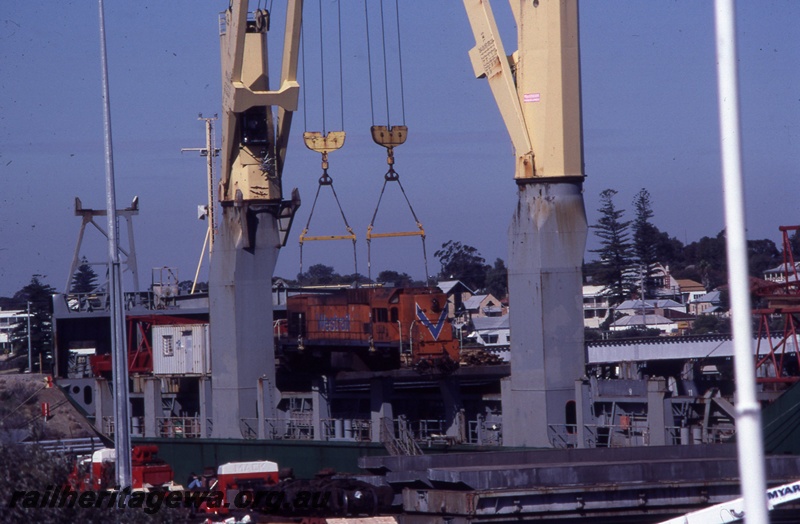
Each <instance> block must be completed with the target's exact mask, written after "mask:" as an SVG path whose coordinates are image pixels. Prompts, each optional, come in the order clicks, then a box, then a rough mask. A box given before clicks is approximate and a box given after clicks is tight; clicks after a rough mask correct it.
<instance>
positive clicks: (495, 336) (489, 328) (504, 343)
mask: <svg viewBox="0 0 800 524" xmlns="http://www.w3.org/2000/svg"><path fill="white" fill-rule="evenodd" d="M472 327H473V330H472V332H470V334H469V335H468V336H467V339H469V340H471V341H474V342H475V343H477V344H480V345H482V346H484V347H485V348H486V349H494V350H504V349H506V350H507V349H508V347H509V345H510V344H511V330H510V329H509V323H508V315H502V316H497V317H473V318H472ZM504 360H506V358H505V357H504Z"/></svg>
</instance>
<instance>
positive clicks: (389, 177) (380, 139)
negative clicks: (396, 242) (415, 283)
mask: <svg viewBox="0 0 800 524" xmlns="http://www.w3.org/2000/svg"><path fill="white" fill-rule="evenodd" d="M370 131H371V133H372V140H373V141H374V142H375V143H376V144H378V145H380V146H383V147H385V148H386V152H387V156H386V163H387V164H388V165H389V171H387V172H386V174H385V175H384V176H383V187H382V188H381V194H380V196H379V197H378V204H377V205H376V206H375V212H374V213H373V214H372V220H371V221H370V223H369V226H367V267H368V269H369V273H370V274H369V275H368V276H369V278H370V279H372V275H371V270H372V253H371V249H370V248H371V241H372V239H373V238H397V237H410V236H419V237H420V238H421V239H422V256H423V260H424V263H425V280H426V281H427V280H428V278H429V275H428V255H427V253H426V250H425V228H424V227H422V223H421V222H420V221H419V219H418V218H417V214H416V213H415V212H414V208H413V207H412V206H411V202H410V201H409V200H408V195H406V191H405V189H403V184H401V183H400V175H398V174H397V172H396V171H395V170H394V148H395V147H396V146H399V145H402V144H403V143H405V141H406V137H407V136H408V127H407V126H372V127H371V128H370ZM389 182H397V185H398V186H399V187H400V191H401V192H402V193H403V198H405V200H406V204H408V209H409V210H410V211H411V216H413V217H414V222H416V224H417V228H419V229H418V230H417V231H398V232H389V233H373V232H372V230H373V228H374V224H375V217H377V216H378V209H379V208H380V205H381V200H382V199H383V192H384V191H385V190H386V184H387V183H389Z"/></svg>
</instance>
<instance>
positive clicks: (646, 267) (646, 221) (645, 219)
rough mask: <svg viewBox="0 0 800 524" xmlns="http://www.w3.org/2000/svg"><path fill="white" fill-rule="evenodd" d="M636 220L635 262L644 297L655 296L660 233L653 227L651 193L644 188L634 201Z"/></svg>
mask: <svg viewBox="0 0 800 524" xmlns="http://www.w3.org/2000/svg"><path fill="white" fill-rule="evenodd" d="M633 207H634V209H635V210H636V218H635V219H634V221H633V246H632V247H633V260H634V262H635V264H636V265H637V266H638V271H639V278H641V280H642V287H643V291H644V297H642V298H648V297H652V296H653V289H654V287H655V285H654V283H653V278H652V276H653V271H654V269H655V265H656V263H657V262H658V258H657V257H658V252H657V247H658V244H657V241H658V238H659V233H660V231H659V230H658V228H657V227H656V226H654V225H653V223H652V222H651V219H652V218H653V208H652V203H651V199H650V193H649V192H648V191H647V189H645V188H642V189H641V190H640V191H639V192H638V193H637V194H636V197H635V198H634V199H633Z"/></svg>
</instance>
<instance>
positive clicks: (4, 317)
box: [0, 309, 28, 354]
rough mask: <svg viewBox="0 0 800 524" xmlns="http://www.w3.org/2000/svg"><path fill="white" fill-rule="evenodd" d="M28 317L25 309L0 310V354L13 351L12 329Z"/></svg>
mask: <svg viewBox="0 0 800 524" xmlns="http://www.w3.org/2000/svg"><path fill="white" fill-rule="evenodd" d="M27 318H28V317H27V313H25V311H23V310H19V311H17V310H10V309H7V310H4V311H2V310H0V354H4V353H7V352H9V351H11V331H12V330H13V329H14V327H15V326H16V325H17V324H18V323H20V322H23V321H25V320H26V319H27Z"/></svg>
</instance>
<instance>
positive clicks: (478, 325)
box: [472, 315, 509, 331]
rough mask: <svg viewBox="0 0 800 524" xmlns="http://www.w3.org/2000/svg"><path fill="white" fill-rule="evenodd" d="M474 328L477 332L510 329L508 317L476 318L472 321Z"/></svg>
mask: <svg viewBox="0 0 800 524" xmlns="http://www.w3.org/2000/svg"><path fill="white" fill-rule="evenodd" d="M472 326H473V327H474V328H475V331H487V330H492V329H508V328H509V323H508V315H503V316H502V317H475V318H473V319H472Z"/></svg>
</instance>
